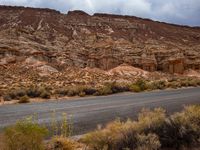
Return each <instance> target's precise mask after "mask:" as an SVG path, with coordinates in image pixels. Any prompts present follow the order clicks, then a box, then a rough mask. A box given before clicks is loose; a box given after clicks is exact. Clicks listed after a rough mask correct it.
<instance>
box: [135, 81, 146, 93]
mask: <svg viewBox="0 0 200 150" xmlns="http://www.w3.org/2000/svg"><path fill="white" fill-rule="evenodd" d="M135 84H136V85H138V86H139V87H140V89H141V91H145V90H146V89H147V82H146V81H145V80H143V79H138V80H137V81H136V83H135Z"/></svg>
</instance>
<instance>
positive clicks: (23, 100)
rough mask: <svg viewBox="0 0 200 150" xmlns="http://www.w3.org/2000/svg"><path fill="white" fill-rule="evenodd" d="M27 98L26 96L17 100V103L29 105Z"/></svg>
mask: <svg viewBox="0 0 200 150" xmlns="http://www.w3.org/2000/svg"><path fill="white" fill-rule="evenodd" d="M29 102H30V101H29V97H28V96H27V95H25V96H23V97H20V98H19V103H29Z"/></svg>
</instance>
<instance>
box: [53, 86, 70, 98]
mask: <svg viewBox="0 0 200 150" xmlns="http://www.w3.org/2000/svg"><path fill="white" fill-rule="evenodd" d="M55 93H56V94H59V95H62V96H66V95H68V88H66V87H64V88H60V89H57V90H56V91H55Z"/></svg>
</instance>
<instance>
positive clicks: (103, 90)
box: [95, 84, 113, 95]
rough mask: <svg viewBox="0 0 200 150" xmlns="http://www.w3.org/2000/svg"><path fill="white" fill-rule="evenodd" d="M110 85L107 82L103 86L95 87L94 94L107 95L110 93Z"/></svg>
mask: <svg viewBox="0 0 200 150" xmlns="http://www.w3.org/2000/svg"><path fill="white" fill-rule="evenodd" d="M112 93H113V91H112V86H111V85H109V84H105V85H104V86H102V87H100V88H98V89H97V92H96V93H95V95H109V94H112Z"/></svg>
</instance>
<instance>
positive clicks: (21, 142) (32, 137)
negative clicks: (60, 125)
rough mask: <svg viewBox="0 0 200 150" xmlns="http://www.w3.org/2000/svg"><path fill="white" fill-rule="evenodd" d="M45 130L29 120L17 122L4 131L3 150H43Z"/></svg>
mask: <svg viewBox="0 0 200 150" xmlns="http://www.w3.org/2000/svg"><path fill="white" fill-rule="evenodd" d="M47 132H48V131H47V129H46V128H44V127H41V126H39V125H38V124H36V123H33V122H32V121H31V120H30V119H29V120H28V119H26V120H23V121H19V122H18V123H16V124H15V125H13V126H10V127H8V128H6V129H5V131H4V139H3V140H4V143H5V144H4V149H5V150H44V144H43V140H44V137H45V136H46V135H47Z"/></svg>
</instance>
